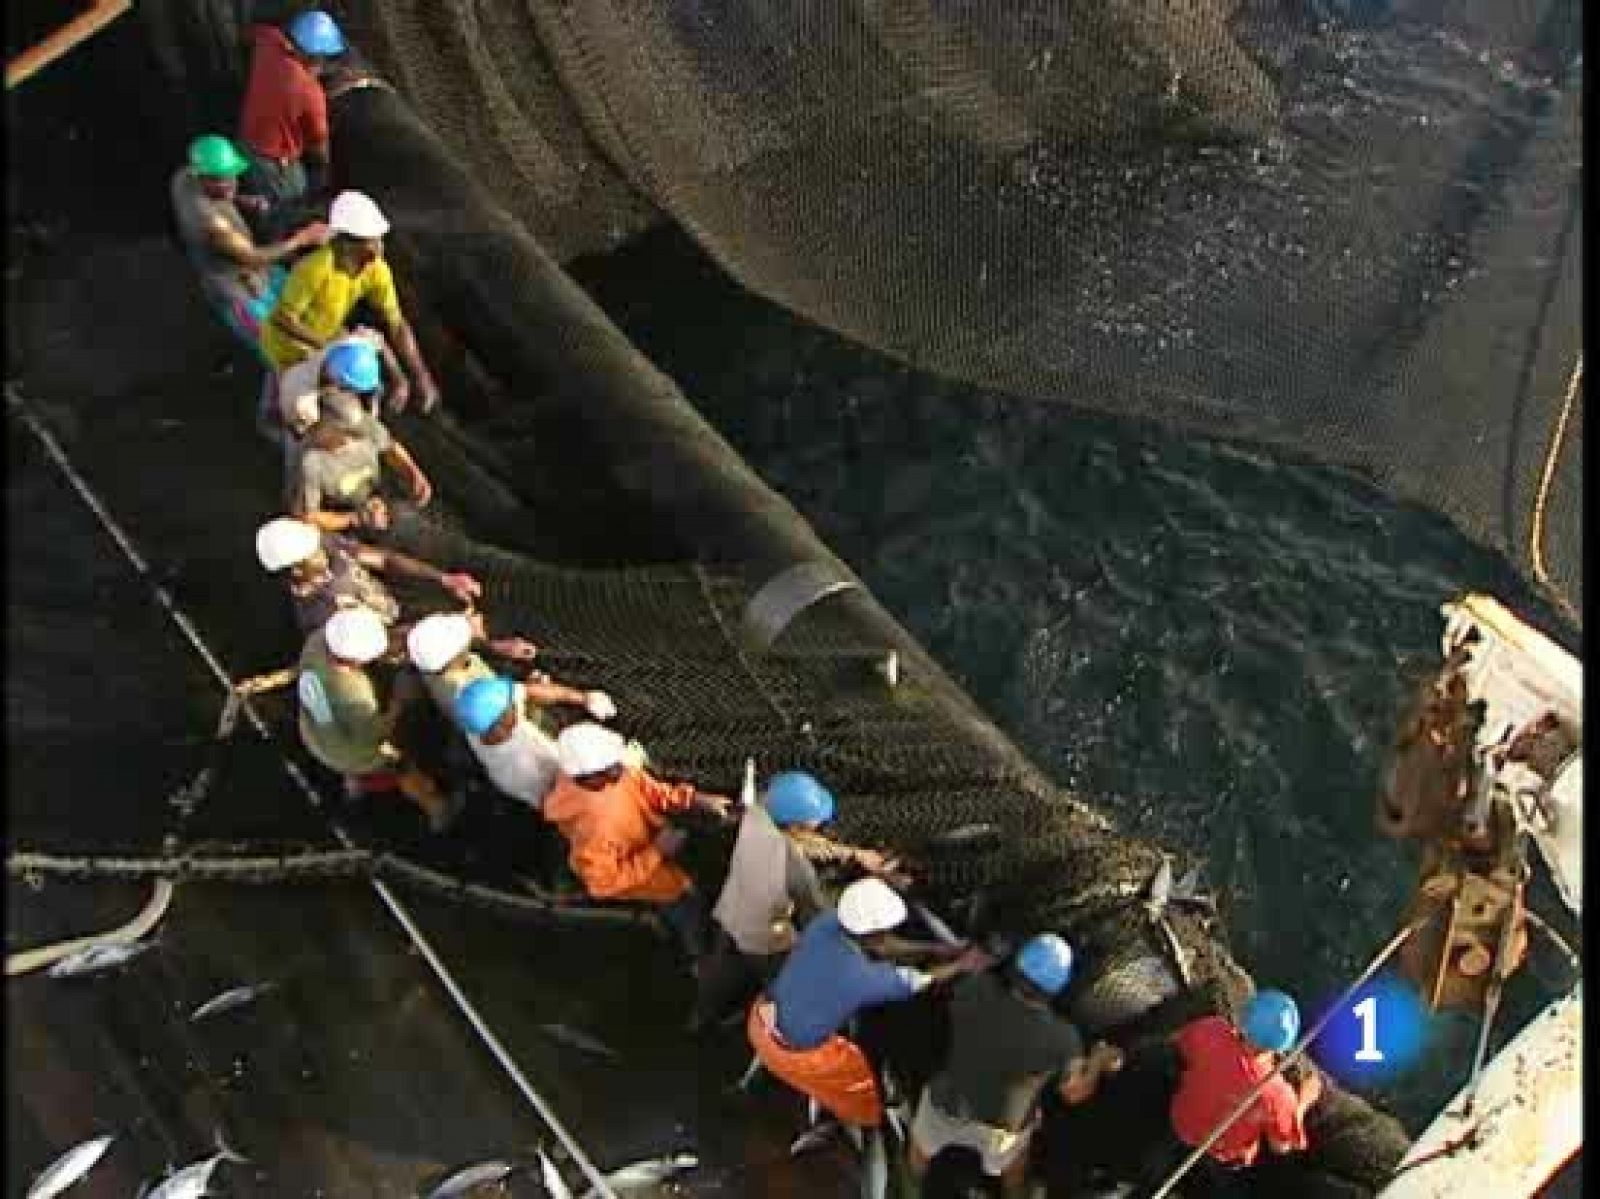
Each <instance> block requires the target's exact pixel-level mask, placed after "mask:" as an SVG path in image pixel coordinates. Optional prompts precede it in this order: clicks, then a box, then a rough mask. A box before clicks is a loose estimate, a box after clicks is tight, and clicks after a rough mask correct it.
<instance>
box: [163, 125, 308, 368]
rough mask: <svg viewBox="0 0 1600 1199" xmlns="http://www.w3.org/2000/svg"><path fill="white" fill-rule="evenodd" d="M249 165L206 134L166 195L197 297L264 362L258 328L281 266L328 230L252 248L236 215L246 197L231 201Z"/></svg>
mask: <svg viewBox="0 0 1600 1199" xmlns="http://www.w3.org/2000/svg"><path fill="white" fill-rule="evenodd" d="M249 165H250V164H249V162H248V161H247V160H246V159H245V157H244V155H243V154H241V153H240V152H239V149H238V147H237V146H235V145H234V144H233V143H232V142H230V141H229V140H228V139H227V138H225V137H219V136H218V135H217V134H214V133H211V134H207V135H206V136H204V137H198V138H196V139H195V140H194V141H192V142H190V143H189V160H188V163H187V165H185V166H182V167H179V168H178V170H177V171H176V172H174V173H173V176H172V183H171V186H170V187H169V189H168V190H169V193H170V195H171V199H172V213H173V219H174V220H175V221H176V223H177V226H178V235H179V237H180V239H181V240H182V242H183V248H184V252H185V253H186V254H187V255H188V257H189V261H190V263H191V264H193V266H194V269H195V271H196V272H197V273H198V274H199V276H200V289H201V291H202V292H203V293H204V294H205V297H206V299H207V300H208V301H210V303H211V306H212V307H213V308H214V309H216V311H217V313H218V315H220V316H221V317H222V320H223V323H224V324H226V325H227V326H228V328H229V329H231V330H233V332H234V333H235V334H236V335H237V336H238V337H239V338H240V339H241V340H243V341H244V343H245V344H246V345H248V346H249V347H250V349H251V351H252V352H253V353H254V354H255V355H256V356H257V357H259V358H262V359H263V361H265V358H264V355H263V352H262V349H261V323H262V322H263V321H264V320H266V319H267V314H268V313H270V312H271V311H272V308H273V306H274V305H275V304H276V303H277V301H278V293H279V292H280V291H281V290H282V289H283V283H284V279H285V278H286V277H287V273H288V271H287V268H286V267H285V266H284V265H283V262H284V260H285V259H287V258H290V257H292V256H293V255H295V254H298V253H300V252H301V251H302V250H309V249H313V248H315V247H317V246H321V245H322V244H323V243H325V242H326V241H327V240H328V238H329V237H330V236H331V231H330V230H329V228H328V226H327V225H326V224H324V223H323V222H321V221H312V222H311V223H310V224H307V225H305V226H304V227H302V228H300V229H297V230H295V232H293V233H291V234H290V235H289V236H288V237H286V238H284V239H283V240H282V241H280V242H275V243H273V244H270V245H257V244H256V241H255V238H254V236H253V235H252V234H251V232H250V226H249V225H248V224H247V223H246V222H245V219H244V214H243V213H242V212H241V211H240V205H241V204H243V203H246V202H247V201H248V200H249V197H245V196H240V195H239V176H240V175H241V174H243V173H244V172H245V170H246V169H247V168H248V167H249Z"/></svg>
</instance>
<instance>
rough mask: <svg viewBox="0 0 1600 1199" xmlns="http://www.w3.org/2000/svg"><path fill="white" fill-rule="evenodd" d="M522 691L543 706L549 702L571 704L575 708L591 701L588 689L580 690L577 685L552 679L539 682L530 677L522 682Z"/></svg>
mask: <svg viewBox="0 0 1600 1199" xmlns="http://www.w3.org/2000/svg"><path fill="white" fill-rule="evenodd" d="M522 691H523V694H524V695H526V696H527V697H528V699H529V700H530V701H532V702H533V703H535V704H538V705H540V706H541V707H543V706H545V705H548V704H571V705H572V706H573V707H575V708H581V707H583V706H584V705H585V704H587V703H588V702H589V693H588V692H587V691H579V690H578V689H577V688H575V687H568V686H566V685H565V684H563V683H557V682H555V681H554V680H551V679H547V680H545V681H543V682H538V683H536V682H534V681H533V680H531V679H530V680H528V681H527V682H525V683H523V684H522Z"/></svg>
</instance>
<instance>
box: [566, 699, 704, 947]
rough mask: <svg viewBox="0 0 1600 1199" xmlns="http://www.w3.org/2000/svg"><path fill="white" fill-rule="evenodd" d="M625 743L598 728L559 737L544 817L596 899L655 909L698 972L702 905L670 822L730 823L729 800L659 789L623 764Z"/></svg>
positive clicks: (682, 838)
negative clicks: (690, 815) (556, 773)
mask: <svg viewBox="0 0 1600 1199" xmlns="http://www.w3.org/2000/svg"><path fill="white" fill-rule="evenodd" d="M625 748H626V746H625V743H624V742H623V739H622V738H621V737H620V736H619V735H618V734H616V733H614V732H612V731H611V730H610V729H607V728H603V727H601V726H600V725H598V724H590V723H583V724H575V725H572V726H570V727H569V728H566V729H563V730H562V731H561V735H560V736H559V737H557V738H556V752H557V753H558V754H559V756H560V758H561V776H560V778H558V779H557V781H556V786H555V789H554V790H553V791H552V792H551V793H550V794H549V796H548V797H547V798H546V799H545V801H544V817H545V819H546V820H548V821H550V823H552V824H554V825H555V826H556V827H557V828H558V829H560V830H561V834H562V836H564V837H565V838H566V839H567V845H568V847H569V852H568V862H569V864H570V865H571V867H572V870H573V873H575V874H576V875H577V876H578V878H579V879H580V880H581V881H582V883H583V885H584V888H585V890H587V891H588V893H589V894H590V895H591V896H593V897H594V898H595V899H614V900H632V901H635V902H640V903H648V904H654V905H657V906H658V907H660V909H661V915H662V918H663V919H665V920H666V921H667V923H668V924H669V925H670V926H671V927H672V929H673V931H674V932H675V933H676V934H677V935H678V938H679V940H680V942H681V943H682V944H683V947H684V949H685V951H686V953H687V954H688V956H689V959H690V961H691V962H692V963H694V968H695V969H696V970H697V971H698V969H699V963H700V961H701V959H702V957H703V956H704V953H705V950H706V934H707V929H706V914H705V905H704V903H703V902H702V900H701V898H700V893H699V891H698V889H697V888H696V887H695V885H694V882H693V880H692V879H690V877H689V875H688V874H687V873H685V872H684V870H683V868H682V867H680V866H679V865H677V864H676V863H675V862H674V861H673V860H672V859H673V858H675V857H676V856H677V855H678V853H679V852H680V851H681V850H682V848H683V846H684V844H685V842H686V840H687V834H686V833H685V832H684V830H682V829H680V828H676V827H674V826H672V825H671V824H669V823H668V818H669V817H671V816H673V815H675V814H676V813H679V812H688V811H699V812H704V813H706V814H708V815H711V816H715V817H717V818H718V819H720V820H724V821H729V820H731V819H732V812H733V801H732V800H730V799H728V798H727V797H726V796H722V795H714V794H711V793H709V792H703V791H701V790H699V789H698V788H697V787H695V786H694V785H693V784H690V783H677V784H670V783H665V782H662V781H661V780H660V779H658V778H656V777H655V776H654V775H652V774H651V773H650V772H649V771H647V770H645V769H644V768H643V767H641V766H632V765H629V764H628V763H627V761H626V759H625Z"/></svg>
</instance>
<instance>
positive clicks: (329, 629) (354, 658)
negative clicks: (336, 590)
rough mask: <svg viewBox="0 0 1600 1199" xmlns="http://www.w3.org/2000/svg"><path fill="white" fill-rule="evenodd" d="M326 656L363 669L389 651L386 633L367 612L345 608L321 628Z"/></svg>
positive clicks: (370, 610) (378, 622)
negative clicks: (352, 663)
mask: <svg viewBox="0 0 1600 1199" xmlns="http://www.w3.org/2000/svg"><path fill="white" fill-rule="evenodd" d="M322 635H323V638H324V639H325V640H326V641H327V643H328V652H329V653H331V654H332V655H333V656H334V657H336V658H343V659H344V660H345V661H347V662H355V663H358V664H360V665H363V666H365V665H366V664H367V663H368V662H374V661H376V660H377V659H378V658H381V657H382V656H383V653H384V651H385V650H387V649H388V648H389V630H388V629H387V628H386V627H385V626H384V623H383V618H382V617H381V616H379V615H378V614H377V613H376V612H374V611H373V610H372V609H371V608H345V609H344V610H343V611H340V612H335V613H334V614H333V615H332V616H330V617H329V618H328V623H327V624H325V625H323V626H322Z"/></svg>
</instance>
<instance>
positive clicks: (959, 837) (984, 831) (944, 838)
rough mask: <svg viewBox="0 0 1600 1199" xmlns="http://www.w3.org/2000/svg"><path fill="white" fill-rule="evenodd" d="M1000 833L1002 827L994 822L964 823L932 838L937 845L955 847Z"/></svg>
mask: <svg viewBox="0 0 1600 1199" xmlns="http://www.w3.org/2000/svg"><path fill="white" fill-rule="evenodd" d="M999 835H1000V827H999V826H998V825H994V824H985V823H978V824H963V825H962V826H961V827H960V828H953V829H951V830H950V831H949V832H947V833H939V834H937V835H935V836H934V837H933V838H932V840H933V843H934V844H935V845H940V846H945V847H949V848H954V847H957V846H964V845H971V844H972V843H973V842H976V841H989V840H993V839H994V838H996V837H998V836H999Z"/></svg>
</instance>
